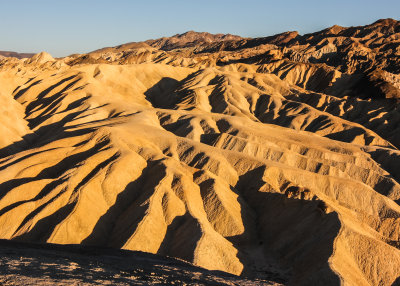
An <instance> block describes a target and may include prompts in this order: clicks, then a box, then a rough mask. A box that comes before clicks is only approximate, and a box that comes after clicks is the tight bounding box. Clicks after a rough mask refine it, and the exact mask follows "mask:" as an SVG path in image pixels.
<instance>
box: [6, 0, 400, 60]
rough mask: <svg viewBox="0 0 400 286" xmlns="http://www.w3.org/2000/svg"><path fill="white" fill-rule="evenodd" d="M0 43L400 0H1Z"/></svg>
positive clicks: (80, 48)
mask: <svg viewBox="0 0 400 286" xmlns="http://www.w3.org/2000/svg"><path fill="white" fill-rule="evenodd" d="M0 11H1V15H0V37H1V38H0V50H12V51H17V52H39V51H43V50H45V51H47V52H49V53H51V54H52V55H53V56H66V55H69V54H72V53H84V52H88V51H92V50H95V49H98V48H102V47H106V46H115V45H118V44H122V43H127V42H133V41H142V40H146V39H152V38H158V37H161V36H172V35H174V34H177V33H183V32H186V31H188V30H195V31H200V32H203V31H207V32H210V33H231V34H236V35H241V36H247V37H259V36H269V35H272V34H276V33H280V32H284V31H288V30H291V31H293V30H295V31H299V32H300V33H301V34H304V33H309V32H314V31H317V30H321V29H323V28H326V27H328V26H332V25H334V24H338V25H342V26H357V25H365V24H370V23H372V22H375V21H376V20H378V19H380V18H394V19H396V20H399V18H400V0H332V1H327V0H288V1H284V0H274V1H268V0H264V1H263V0H196V1H191V0H165V1H161V0H141V1H135V0H131V1H129V0H113V1H105V0H96V1H94V0H93V1H92V0H0Z"/></svg>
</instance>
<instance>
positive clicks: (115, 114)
mask: <svg viewBox="0 0 400 286" xmlns="http://www.w3.org/2000/svg"><path fill="white" fill-rule="evenodd" d="M399 73H400V22H398V21H396V20H393V19H385V20H379V21H377V22H375V23H373V24H371V25H367V26H360V27H349V28H346V27H340V26H333V27H330V28H327V29H325V30H322V31H319V32H316V33H312V34H306V35H300V34H298V33H297V32H286V33H282V34H279V35H275V36H270V37H264V38H252V39H251V38H242V37H239V36H234V35H220V34H219V35H212V34H208V33H197V32H187V33H185V34H181V35H176V36H173V37H170V38H161V39H157V40H149V41H146V42H141V43H129V44H125V45H120V46H117V47H109V48H103V49H100V50H97V51H94V52H91V53H88V54H75V55H71V56H69V57H65V58H53V57H52V56H51V55H49V54H47V53H45V52H43V53H40V54H37V55H35V56H33V57H32V58H25V59H17V58H11V57H1V58H0V100H1V102H2V104H1V107H0V108H1V117H0V119H1V121H0V129H1V132H2V133H1V134H2V136H1V138H0V148H1V150H0V238H2V239H12V240H18V241H24V242H35V243H44V242H49V243H56V244H83V245H95V246H107V247H114V248H121V249H127V250H139V251H144V252H149V253H156V254H160V255H163V256H170V257H175V258H180V259H183V260H185V261H188V262H191V263H193V264H195V265H197V266H201V267H204V268H207V269H211V270H222V271H225V272H229V273H233V274H237V275H244V276H246V277H257V278H259V279H266V280H270V279H272V278H271V277H279V279H280V280H279V281H284V283H285V284H288V285H339V284H341V285H398V283H400V278H399V277H400V241H399V239H400V237H399V235H400V206H399V202H400V185H399V182H400V151H399V148H400V110H399V106H400V105H399V99H400V75H399Z"/></svg>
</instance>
